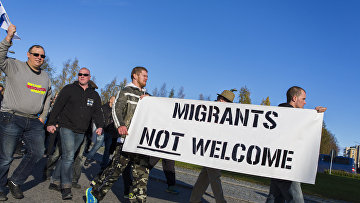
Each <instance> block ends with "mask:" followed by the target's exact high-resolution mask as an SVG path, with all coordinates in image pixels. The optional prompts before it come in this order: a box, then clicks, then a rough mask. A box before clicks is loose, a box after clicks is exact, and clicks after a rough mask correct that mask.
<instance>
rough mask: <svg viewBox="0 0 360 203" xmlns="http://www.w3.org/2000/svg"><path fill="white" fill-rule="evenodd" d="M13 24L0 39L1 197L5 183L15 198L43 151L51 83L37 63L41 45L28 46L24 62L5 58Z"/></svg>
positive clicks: (42, 55) (41, 58)
mask: <svg viewBox="0 0 360 203" xmlns="http://www.w3.org/2000/svg"><path fill="white" fill-rule="evenodd" d="M15 32H16V27H15V26H14V25H10V26H9V28H8V33H7V36H6V37H5V39H4V40H3V41H2V42H1V43H0V68H1V70H2V71H3V72H4V73H5V78H6V83H5V86H6V89H5V93H4V100H3V102H2V104H1V110H0V135H1V136H0V200H1V201H5V200H7V197H6V194H5V193H4V192H5V187H6V185H8V186H9V189H10V192H11V194H12V195H13V196H14V198H16V199H22V198H24V195H23V192H22V191H21V189H20V185H22V184H23V183H24V182H25V181H26V179H27V178H28V176H29V175H30V174H31V172H32V169H33V167H34V166H35V165H36V163H37V162H38V161H39V160H40V159H41V158H42V156H43V154H44V139H45V131H44V124H43V123H44V121H45V118H46V116H47V113H48V111H49V106H50V98H51V83H50V79H49V76H48V74H47V73H46V72H45V71H42V70H41V69H40V67H41V66H42V65H43V63H44V58H45V51H44V48H43V47H42V46H40V45H34V46H32V47H30V49H29V51H28V53H27V57H28V60H27V61H26V62H21V61H19V60H16V59H13V58H8V57H7V52H8V49H9V48H10V46H11V45H12V39H13V36H14V33H15ZM19 139H22V140H23V141H24V142H25V148H26V154H25V156H24V157H23V159H22V161H21V162H20V164H19V165H18V167H17V168H16V169H15V171H14V172H13V174H12V176H11V177H10V178H9V179H7V176H8V171H9V167H10V165H11V162H12V160H13V154H14V151H15V148H16V144H17V141H18V140H19Z"/></svg>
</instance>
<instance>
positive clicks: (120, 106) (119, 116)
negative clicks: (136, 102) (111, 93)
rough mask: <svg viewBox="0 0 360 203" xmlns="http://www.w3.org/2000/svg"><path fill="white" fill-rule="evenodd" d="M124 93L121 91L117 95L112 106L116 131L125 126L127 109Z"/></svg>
mask: <svg viewBox="0 0 360 203" xmlns="http://www.w3.org/2000/svg"><path fill="white" fill-rule="evenodd" d="M124 92H125V91H124V90H120V91H119V92H118V93H117V95H116V99H115V102H114V104H113V106H112V117H113V120H114V125H115V128H116V129H117V128H119V127H120V126H125V122H124V112H125V109H126V96H125V94H124Z"/></svg>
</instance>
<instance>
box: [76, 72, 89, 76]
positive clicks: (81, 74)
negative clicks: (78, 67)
mask: <svg viewBox="0 0 360 203" xmlns="http://www.w3.org/2000/svg"><path fill="white" fill-rule="evenodd" d="M78 76H89V74H87V73H78Z"/></svg>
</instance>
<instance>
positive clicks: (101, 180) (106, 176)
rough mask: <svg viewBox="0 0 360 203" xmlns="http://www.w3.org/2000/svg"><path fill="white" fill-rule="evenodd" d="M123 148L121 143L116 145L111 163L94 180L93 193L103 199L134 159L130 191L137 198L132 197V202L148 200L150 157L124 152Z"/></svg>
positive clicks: (98, 198) (97, 197)
mask: <svg viewBox="0 0 360 203" xmlns="http://www.w3.org/2000/svg"><path fill="white" fill-rule="evenodd" d="M121 149H122V146H121V145H119V146H117V147H116V150H115V154H114V157H113V160H112V163H111V165H109V166H108V167H107V168H106V169H105V170H104V171H103V172H102V174H101V175H100V176H99V177H98V178H97V179H96V180H93V181H92V184H93V189H92V191H91V193H92V194H93V195H94V196H95V197H96V199H97V200H99V201H100V200H102V199H103V198H104V196H105V195H106V193H107V192H108V191H109V190H110V189H111V187H112V185H113V184H114V183H115V182H116V181H117V180H118V178H119V177H120V175H121V174H122V172H123V171H124V169H125V168H126V166H127V165H128V163H129V162H130V161H132V162H133V167H132V174H133V182H132V188H131V189H130V192H131V193H133V194H134V196H135V198H134V199H130V202H146V192H147V182H148V179H149V173H150V164H149V157H148V156H144V155H138V154H130V153H124V152H122V151H121Z"/></svg>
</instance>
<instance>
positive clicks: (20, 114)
mask: <svg viewBox="0 0 360 203" xmlns="http://www.w3.org/2000/svg"><path fill="white" fill-rule="evenodd" d="M9 113H11V114H14V115H15V116H21V117H26V118H39V116H38V115H34V114H26V113H21V112H17V111H9Z"/></svg>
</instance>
